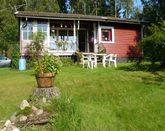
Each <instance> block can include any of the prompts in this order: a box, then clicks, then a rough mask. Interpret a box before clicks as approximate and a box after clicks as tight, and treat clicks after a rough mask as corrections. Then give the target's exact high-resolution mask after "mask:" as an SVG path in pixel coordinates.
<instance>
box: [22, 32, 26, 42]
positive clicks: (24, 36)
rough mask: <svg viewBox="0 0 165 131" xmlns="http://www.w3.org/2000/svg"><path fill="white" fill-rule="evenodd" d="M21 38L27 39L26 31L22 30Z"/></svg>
mask: <svg viewBox="0 0 165 131" xmlns="http://www.w3.org/2000/svg"><path fill="white" fill-rule="evenodd" d="M23 40H27V32H23Z"/></svg>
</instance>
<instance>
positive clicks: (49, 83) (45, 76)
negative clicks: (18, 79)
mask: <svg viewBox="0 0 165 131" xmlns="http://www.w3.org/2000/svg"><path fill="white" fill-rule="evenodd" d="M54 77H55V75H54V74H53V73H40V74H37V75H36V80H37V84H38V88H49V87H53V85H54Z"/></svg>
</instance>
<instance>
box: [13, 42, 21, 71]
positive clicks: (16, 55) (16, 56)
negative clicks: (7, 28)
mask: <svg viewBox="0 0 165 131" xmlns="http://www.w3.org/2000/svg"><path fill="white" fill-rule="evenodd" d="M19 57H20V54H19V46H18V45H15V49H14V50H13V53H12V55H11V59H12V62H11V68H12V69H18V63H19Z"/></svg>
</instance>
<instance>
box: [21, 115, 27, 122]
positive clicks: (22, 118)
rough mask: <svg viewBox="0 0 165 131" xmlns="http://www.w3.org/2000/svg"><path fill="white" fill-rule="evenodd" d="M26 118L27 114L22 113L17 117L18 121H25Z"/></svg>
mask: <svg viewBox="0 0 165 131" xmlns="http://www.w3.org/2000/svg"><path fill="white" fill-rule="evenodd" d="M26 120H27V116H24V115H22V116H20V118H19V121H26Z"/></svg>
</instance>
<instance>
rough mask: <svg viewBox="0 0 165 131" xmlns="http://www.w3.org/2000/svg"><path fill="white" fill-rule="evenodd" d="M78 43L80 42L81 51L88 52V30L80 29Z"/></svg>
mask: <svg viewBox="0 0 165 131" xmlns="http://www.w3.org/2000/svg"><path fill="white" fill-rule="evenodd" d="M78 43H79V45H78V46H79V51H80V52H87V51H88V48H87V30H79V31H78Z"/></svg>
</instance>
